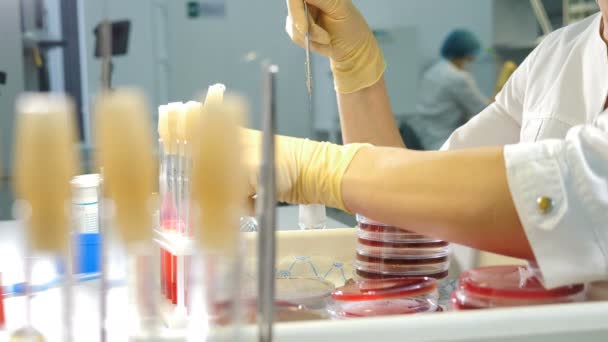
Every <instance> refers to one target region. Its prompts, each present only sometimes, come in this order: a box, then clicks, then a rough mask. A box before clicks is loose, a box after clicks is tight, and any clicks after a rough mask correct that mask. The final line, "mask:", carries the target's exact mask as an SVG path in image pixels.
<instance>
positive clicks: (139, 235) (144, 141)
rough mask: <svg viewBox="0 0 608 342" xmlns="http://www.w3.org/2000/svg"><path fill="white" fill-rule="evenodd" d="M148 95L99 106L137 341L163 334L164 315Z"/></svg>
mask: <svg viewBox="0 0 608 342" xmlns="http://www.w3.org/2000/svg"><path fill="white" fill-rule="evenodd" d="M148 117H149V114H148V111H147V109H146V99H145V97H144V95H143V94H142V93H141V92H139V91H136V90H114V91H113V92H112V93H106V94H103V95H102V96H100V98H98V99H97V101H96V103H95V119H96V121H95V127H96V129H97V131H96V138H97V146H98V153H97V163H98V166H99V167H100V168H103V170H104V182H105V184H106V189H107V190H108V191H107V193H108V194H109V198H110V199H111V200H112V201H113V202H114V207H115V216H114V222H115V226H116V228H118V231H119V234H120V237H121V239H122V240H123V242H124V243H125V245H126V248H127V253H128V270H127V274H128V275H129V279H128V284H127V286H128V290H129V301H130V303H131V309H134V310H133V312H132V315H131V320H130V321H129V322H126V323H127V324H128V328H129V329H131V331H130V334H131V336H132V337H135V338H140V337H142V336H146V337H151V338H153V337H154V336H157V335H159V330H158V329H159V324H160V315H159V310H158V303H157V302H156V298H158V296H157V293H156V292H155V290H156V289H155V284H156V282H155V279H154V273H155V272H154V269H155V266H156V265H157V262H156V261H155V258H154V253H153V250H154V245H153V243H152V213H151V210H150V207H151V199H152V193H153V189H154V182H155V180H154V168H155V166H154V157H153V153H152V134H151V133H152V132H150V131H149V122H148V121H147V118H148Z"/></svg>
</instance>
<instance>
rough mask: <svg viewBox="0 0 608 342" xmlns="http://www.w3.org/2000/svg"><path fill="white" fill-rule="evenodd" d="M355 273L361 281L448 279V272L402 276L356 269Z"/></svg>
mask: <svg viewBox="0 0 608 342" xmlns="http://www.w3.org/2000/svg"><path fill="white" fill-rule="evenodd" d="M355 273H356V274H357V276H359V277H360V278H361V279H372V280H378V279H397V278H403V277H426V278H433V279H436V280H443V279H445V278H447V277H448V275H449V270H448V271H443V272H438V273H420V274H409V275H403V274H394V273H383V272H375V271H366V270H362V269H356V271H355Z"/></svg>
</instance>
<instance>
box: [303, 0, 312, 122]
mask: <svg viewBox="0 0 608 342" xmlns="http://www.w3.org/2000/svg"><path fill="white" fill-rule="evenodd" d="M304 13H305V15H306V20H307V21H308V29H307V30H306V36H305V45H306V89H307V90H308V105H309V111H310V112H312V71H311V69H310V68H311V65H310V27H311V25H312V23H311V21H310V15H309V11H308V3H307V2H306V1H304Z"/></svg>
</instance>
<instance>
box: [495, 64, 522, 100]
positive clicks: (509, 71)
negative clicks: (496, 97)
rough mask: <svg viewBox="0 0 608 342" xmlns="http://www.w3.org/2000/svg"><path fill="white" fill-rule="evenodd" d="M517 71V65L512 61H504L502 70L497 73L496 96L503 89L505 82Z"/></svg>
mask: <svg viewBox="0 0 608 342" xmlns="http://www.w3.org/2000/svg"><path fill="white" fill-rule="evenodd" d="M516 69H517V64H515V62H513V61H506V62H505V63H504V64H503V65H502V69H500V73H498V78H497V79H496V94H498V93H499V92H500V91H501V90H502V88H504V86H505V84H507V81H508V80H509V78H510V77H511V75H513V73H514V72H515V70H516Z"/></svg>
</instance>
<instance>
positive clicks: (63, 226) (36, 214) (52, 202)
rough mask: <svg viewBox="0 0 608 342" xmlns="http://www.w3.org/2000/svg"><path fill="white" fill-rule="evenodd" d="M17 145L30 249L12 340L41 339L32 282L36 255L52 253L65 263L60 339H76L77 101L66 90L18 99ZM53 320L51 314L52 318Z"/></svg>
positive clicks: (22, 214) (17, 189)
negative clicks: (73, 207)
mask: <svg viewBox="0 0 608 342" xmlns="http://www.w3.org/2000/svg"><path fill="white" fill-rule="evenodd" d="M17 113H18V115H17V131H16V137H17V141H16V144H15V148H16V149H15V163H14V165H15V170H14V174H15V182H14V185H15V194H16V195H17V198H19V199H20V200H19V201H18V202H17V203H18V204H17V205H16V208H18V209H21V210H17V213H18V214H19V216H20V217H21V218H22V219H24V220H25V223H26V226H27V227H28V234H27V236H28V243H27V251H26V263H25V267H26V272H25V276H26V281H25V283H26V286H25V287H26V302H27V303H26V306H27V307H26V316H27V318H26V319H27V325H26V326H25V327H24V328H23V329H19V330H18V331H16V332H15V333H14V334H13V336H12V339H14V340H17V341H20V340H28V339H31V338H41V334H40V333H39V332H38V331H37V330H36V329H34V328H33V326H32V322H31V301H30V299H31V285H32V275H33V271H34V269H33V267H32V260H33V257H34V256H37V257H41V256H43V257H49V256H50V258H51V260H53V261H54V262H55V263H56V265H59V264H61V265H63V266H64V267H62V269H63V273H62V274H60V276H61V277H62V283H63V284H62V291H61V292H62V298H63V303H62V306H63V310H62V312H63V315H62V316H61V321H62V324H61V325H62V340H63V341H72V339H73V336H72V317H71V316H72V291H71V290H72V289H71V283H72V267H71V265H72V263H71V259H70V252H69V241H70V218H69V215H68V214H67V213H66V210H65V208H66V207H67V206H68V204H69V203H70V201H71V190H72V188H71V185H70V181H71V179H72V177H74V175H75V174H76V168H77V164H78V163H77V155H76V153H75V152H74V151H75V150H74V142H75V126H74V122H73V118H74V105H73V102H72V101H71V100H70V99H69V98H67V97H65V96H63V95H50V94H43V93H31V94H24V95H21V96H20V97H19V98H18V100H17ZM49 319H52V318H51V317H49Z"/></svg>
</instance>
